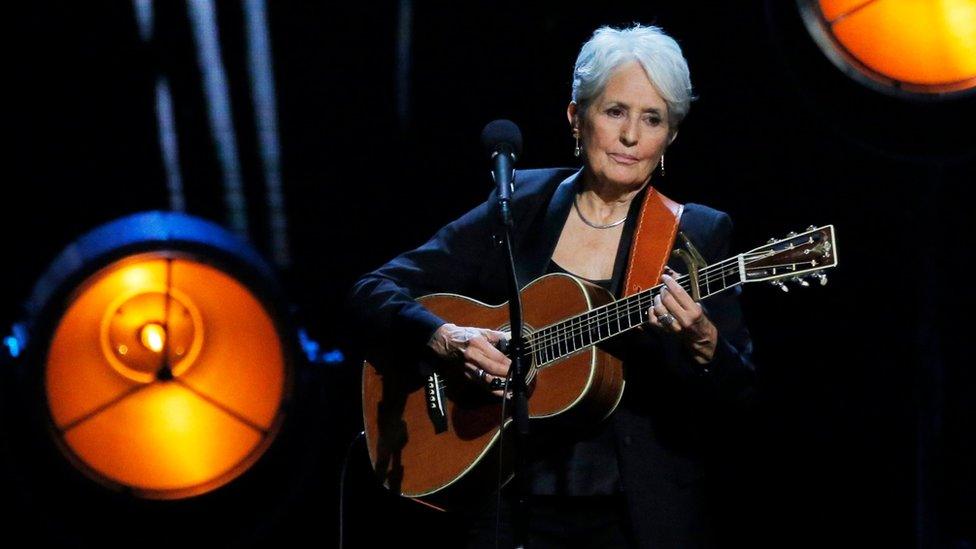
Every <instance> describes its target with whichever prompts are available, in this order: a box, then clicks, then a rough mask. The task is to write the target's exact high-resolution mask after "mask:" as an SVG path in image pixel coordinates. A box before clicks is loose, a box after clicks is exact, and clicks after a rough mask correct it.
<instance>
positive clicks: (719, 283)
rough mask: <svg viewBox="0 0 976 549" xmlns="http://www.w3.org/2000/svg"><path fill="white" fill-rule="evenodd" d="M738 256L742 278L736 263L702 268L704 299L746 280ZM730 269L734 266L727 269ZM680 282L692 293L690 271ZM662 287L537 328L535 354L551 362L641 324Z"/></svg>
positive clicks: (540, 361) (680, 277)
mask: <svg viewBox="0 0 976 549" xmlns="http://www.w3.org/2000/svg"><path fill="white" fill-rule="evenodd" d="M737 259H739V260H740V264H739V265H738V271H739V274H740V277H739V278H738V279H736V277H735V276H734V275H735V274H736V273H735V270H736V264H735V263H732V264H725V263H719V264H716V265H711V266H709V267H706V268H704V269H701V270H700V271H699V284H700V285H701V286H700V287H699V290H700V297H701V299H705V298H707V297H709V296H712V295H714V294H717V293H719V292H721V291H723V290H725V289H727V288H730V287H732V286H735V285H738V284H740V283H742V282H743V279H742V276H741V274H742V273H741V271H742V261H741V256H740V257H738V258H737ZM716 269H717V270H718V271H717V273H716ZM729 269H733V270H732V271H729V272H726V271H728V270H729ZM678 284H679V285H680V286H681V287H682V288H684V289H685V290H686V291H687V292H688V293H691V279H690V278H689V277H688V275H682V276H679V277H678ZM660 290H661V287H655V288H650V289H647V290H644V291H642V292H639V293H636V294H634V295H632V296H629V297H626V298H623V299H621V300H619V301H616V302H611V303H609V304H606V305H603V306H601V307H597V308H596V309H593V310H590V311H587V312H585V313H582V314H580V315H577V316H575V317H573V318H569V319H566V320H564V321H562V322H559V323H557V324H553V325H550V326H548V327H546V328H544V329H542V330H540V331H538V332H536V333H535V334H534V336H533V341H534V342H535V343H534V345H535V346H536V347H535V351H534V353H535V354H534V355H532V356H534V357H535V360H536V362H537V363H538V364H549V363H551V362H555V361H557V360H559V359H561V358H563V357H565V356H568V355H570V354H572V353H574V352H576V351H579V350H581V349H585V348H586V347H589V346H591V345H594V344H597V343H600V342H601V341H604V340H606V339H609V338H611V337H613V336H615V335H617V334H620V333H622V332H626V331H628V330H630V329H632V328H634V327H635V326H640V325H641V324H643V323H645V322H646V321H647V315H648V314H649V313H648V311H649V310H650V309H651V308H652V307H653V305H654V299H655V297H656V296H657V295H658V294H659V293H660Z"/></svg>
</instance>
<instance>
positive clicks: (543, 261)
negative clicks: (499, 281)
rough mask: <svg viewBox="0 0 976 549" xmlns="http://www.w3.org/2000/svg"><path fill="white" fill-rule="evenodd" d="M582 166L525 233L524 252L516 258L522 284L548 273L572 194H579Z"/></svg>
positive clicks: (563, 185) (556, 193)
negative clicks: (579, 178) (578, 181)
mask: <svg viewBox="0 0 976 549" xmlns="http://www.w3.org/2000/svg"><path fill="white" fill-rule="evenodd" d="M582 171H583V170H582V169H580V170H578V171H576V173H574V174H572V175H570V176H569V177H567V178H566V179H564V180H563V182H562V183H560V184H559V186H558V187H556V191H555V193H554V194H553V195H552V200H550V201H549V207H548V208H546V213H545V215H544V216H543V217H542V219H541V222H537V223H532V224H530V227H531V228H530V229H529V230H527V231H526V232H525V233H523V234H522V240H523V242H522V245H521V246H519V247H520V248H521V253H519V254H518V257H517V260H516V271H517V272H518V281H519V284H520V285H521V286H523V287H524V286H525V285H526V284H528V283H529V282H532V281H533V280H535V279H537V278H539V277H540V276H542V275H543V274H544V273H545V272H546V268H547V267H548V266H549V260H550V259H551V258H552V253H553V252H554V251H555V250H556V244H557V243H558V242H559V234H560V233H561V232H562V228H563V225H565V224H566V217H567V216H568V215H569V209H570V208H571V207H572V206H573V196H574V195H575V194H576V180H577V178H578V177H579V176H580V173H582Z"/></svg>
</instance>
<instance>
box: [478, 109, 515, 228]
mask: <svg viewBox="0 0 976 549" xmlns="http://www.w3.org/2000/svg"><path fill="white" fill-rule="evenodd" d="M481 144H482V145H483V146H484V147H485V154H487V155H488V157H489V158H490V159H491V177H492V179H494V180H495V185H497V186H498V202H499V203H500V204H501V207H502V211H503V214H502V215H503V216H506V217H507V214H508V204H509V202H510V201H511V200H512V192H513V191H514V190H515V161H516V160H517V159H518V156H519V155H520V154H522V131H521V130H519V127H518V126H516V125H515V122H512V121H511V120H504V119H502V120H494V121H492V122H489V123H488V125H487V126H485V129H484V130H482V131H481Z"/></svg>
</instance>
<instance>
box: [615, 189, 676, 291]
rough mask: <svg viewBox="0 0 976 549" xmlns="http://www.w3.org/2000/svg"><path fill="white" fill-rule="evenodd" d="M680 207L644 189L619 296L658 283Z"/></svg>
mask: <svg viewBox="0 0 976 549" xmlns="http://www.w3.org/2000/svg"><path fill="white" fill-rule="evenodd" d="M683 209H684V206H682V205H681V204H678V203H677V202H675V201H673V200H671V199H670V198H668V197H666V196H664V195H663V194H661V193H660V192H658V191H657V189H655V188H654V187H651V188H650V189H648V190H647V194H646V195H645V196H644V203H643V204H642V205H641V211H640V218H639V219H638V220H637V227H636V228H635V229H634V241H633V243H632V244H631V246H630V260H629V261H628V262H627V273H626V274H625V275H624V294H623V297H626V296H629V295H633V294H636V293H638V292H640V291H642V290H646V289H648V288H652V287H654V286H657V285H658V284H659V283H660V280H661V275H662V274H663V273H664V266H665V265H667V263H668V257H669V256H670V255H671V247H672V246H674V238H675V236H677V234H678V223H679V221H680V220H681V211H682V210H683Z"/></svg>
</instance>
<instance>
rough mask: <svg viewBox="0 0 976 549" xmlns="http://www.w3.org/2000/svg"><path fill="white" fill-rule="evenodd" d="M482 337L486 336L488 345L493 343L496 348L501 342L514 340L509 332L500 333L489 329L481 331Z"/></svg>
mask: <svg viewBox="0 0 976 549" xmlns="http://www.w3.org/2000/svg"><path fill="white" fill-rule="evenodd" d="M481 335H483V336H485V339H487V340H488V343H491V344H492V345H496V346H497V345H498V343H499V342H500V341H508V340H509V339H511V338H512V336H511V334H509V333H508V332H499V331H497V330H489V329H487V328H482V329H481Z"/></svg>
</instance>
